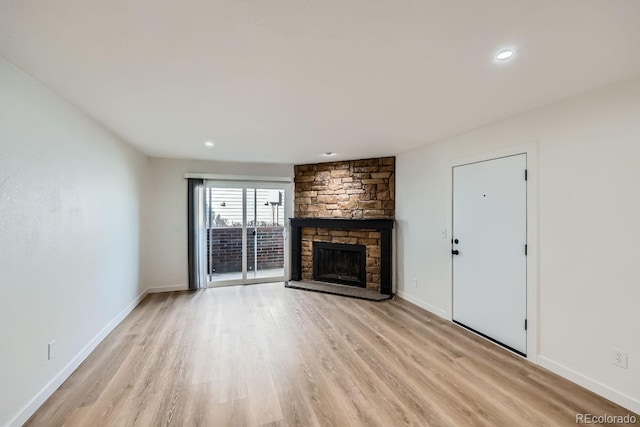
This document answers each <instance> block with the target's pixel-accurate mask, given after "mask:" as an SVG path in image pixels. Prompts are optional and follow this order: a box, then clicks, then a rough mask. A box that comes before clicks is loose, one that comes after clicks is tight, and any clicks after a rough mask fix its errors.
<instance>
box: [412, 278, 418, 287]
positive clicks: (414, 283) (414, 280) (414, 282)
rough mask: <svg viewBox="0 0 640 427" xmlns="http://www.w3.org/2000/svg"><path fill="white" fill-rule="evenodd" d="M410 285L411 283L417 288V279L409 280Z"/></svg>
mask: <svg viewBox="0 0 640 427" xmlns="http://www.w3.org/2000/svg"><path fill="white" fill-rule="evenodd" d="M411 285H412V286H413V287H414V288H417V287H418V279H413V281H412V282H411Z"/></svg>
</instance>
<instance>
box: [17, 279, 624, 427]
mask: <svg viewBox="0 0 640 427" xmlns="http://www.w3.org/2000/svg"><path fill="white" fill-rule="evenodd" d="M577 412H583V413H591V414H596V415H597V414H605V413H606V414H612V415H613V414H623V415H624V414H627V413H629V411H627V410H625V409H623V408H620V407H619V406H617V405H615V404H613V403H611V402H609V401H607V400H605V399H603V398H601V397H598V396H596V395H594V394H592V393H590V392H588V391H586V390H584V389H582V388H580V387H578V386H576V385H574V384H572V383H570V382H568V381H565V380H563V379H561V378H559V377H557V376H555V375H553V374H551V373H549V372H547V371H545V370H543V369H541V368H538V367H536V366H534V365H532V364H530V363H528V362H526V361H524V360H522V359H521V358H519V357H517V356H514V355H512V354H510V353H509V352H507V351H505V350H503V349H501V348H499V347H497V346H495V345H493V344H491V343H488V342H486V341H484V340H482V339H480V338H478V337H476V336H474V335H472V334H471V333H469V332H467V331H465V330H463V329H461V328H459V327H457V326H455V325H453V324H451V323H449V322H446V321H443V320H441V319H440V318H438V317H436V316H433V315H431V314H429V313H427V312H425V311H423V310H421V309H419V308H417V307H416V306H414V305H412V304H410V303H407V302H405V301H403V300H400V299H396V300H394V301H391V302H383V303H376V302H368V301H361V300H354V299H349V298H345V297H338V296H334V295H325V294H319V293H313V292H307V291H301V290H295V289H285V288H284V286H283V285H282V283H279V284H269V285H253V286H236V287H226V288H218V289H209V290H206V291H200V292H175V293H165V294H155V295H151V296H149V297H147V298H146V299H145V300H144V301H143V302H142V303H141V304H140V305H139V306H138V307H137V308H136V309H135V310H134V311H133V312H132V313H131V314H130V315H129V316H128V317H127V318H126V319H125V320H124V322H123V323H122V324H121V325H120V326H118V328H117V329H116V330H115V331H114V332H113V333H112V334H111V335H109V336H108V337H107V338H106V339H105V341H104V342H103V343H102V344H100V346H99V347H98V348H97V349H96V351H94V352H93V353H92V354H91V355H90V356H89V358H88V359H87V360H86V361H85V362H84V363H83V364H82V365H81V366H80V368H79V369H78V370H77V371H76V372H75V373H74V374H73V375H72V376H71V377H70V378H69V379H68V380H67V381H66V382H65V383H64V384H63V385H62V387H60V389H59V390H58V391H56V392H55V393H54V394H53V396H52V397H51V398H50V399H49V400H48V401H47V402H46V403H45V404H44V405H43V406H42V407H41V408H40V409H39V410H38V412H37V413H36V414H35V415H34V416H33V417H32V419H31V420H30V421H29V423H27V425H30V426H60V425H69V426H131V425H136V426H165V425H176V426H259V425H260V426H261V425H268V426H318V425H321V426H359V425H362V426H384V427H389V426H400V425H418V426H428V425H434V426H460V425H488V426H489V425H490V426H527V425H535V426H538V425H549V426H559V425H573V426H575V414H576V413H577Z"/></svg>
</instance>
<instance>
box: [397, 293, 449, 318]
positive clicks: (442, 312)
mask: <svg viewBox="0 0 640 427" xmlns="http://www.w3.org/2000/svg"><path fill="white" fill-rule="evenodd" d="M397 295H398V296H399V297H400V298H402V299H403V300H406V301H409V302H410V303H412V304H415V305H417V306H418V307H420V308H424V309H425V310H427V311H428V312H431V313H433V314H435V315H437V316H440V317H442V318H443V319H446V320H451V319H450V318H449V313H447V311H446V310H443V309H441V308H439V307H436V306H435V305H431V304H429V303H428V302H424V301H422V300H421V299H418V298H416V297H412V296H411V295H408V294H407V293H406V292H404V291H398V292H397Z"/></svg>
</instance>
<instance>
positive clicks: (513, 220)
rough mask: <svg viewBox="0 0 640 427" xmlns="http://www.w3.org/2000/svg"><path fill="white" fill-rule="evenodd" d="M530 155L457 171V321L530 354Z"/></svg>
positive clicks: (454, 232) (454, 236) (454, 219)
mask: <svg viewBox="0 0 640 427" xmlns="http://www.w3.org/2000/svg"><path fill="white" fill-rule="evenodd" d="M526 168H527V157H526V154H519V155H516V156H510V157H503V158H499V159H494V160H488V161H484V162H478V163H473V164H468V165H463V166H456V167H454V168H453V234H452V237H453V239H452V256H453V320H454V321H455V322H457V323H459V324H461V325H463V326H466V327H467V328H470V329H472V330H474V331H476V332H479V333H481V334H483V335H485V336H486V337H488V338H490V339H492V340H494V341H496V342H498V343H500V344H502V345H504V346H507V347H509V348H511V349H513V350H515V351H517V352H519V353H521V354H523V355H526V351H527V332H526V318H527V263H526V252H525V250H526V246H525V245H526V239H527V186H526V180H525V177H526V175H525V170H526Z"/></svg>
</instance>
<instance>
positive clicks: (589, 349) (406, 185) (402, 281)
mask: <svg viewBox="0 0 640 427" xmlns="http://www.w3.org/2000/svg"><path fill="white" fill-rule="evenodd" d="M427 119H428V118H427ZM536 141H537V143H538V171H537V172H538V245H539V250H538V256H539V258H538V260H539V263H538V286H539V288H538V289H539V301H538V316H539V317H538V328H539V329H538V331H539V332H538V357H537V359H538V363H540V364H541V365H543V366H545V367H547V368H549V369H552V370H554V371H556V372H558V373H560V374H562V375H564V376H567V377H569V378H570V379H572V380H573V381H576V382H579V383H581V384H582V385H584V386H587V387H588V388H591V389H592V390H594V391H596V392H598V393H601V394H603V395H605V396H607V397H609V398H611V399H615V400H616V401H617V402H618V403H621V404H623V405H626V406H627V407H628V408H630V409H632V410H634V411H636V412H640V309H639V307H640V280H639V278H640V273H639V271H640V270H638V266H639V265H640V263H639V261H640V243H639V242H640V221H639V219H640V196H639V194H640V190H639V188H640V78H637V79H634V80H630V81H627V82H623V83H619V84H616V85H614V86H610V87H608V88H605V89H602V90H599V91H596V92H593V93H589V94H586V95H583V96H580V97H577V98H573V99H571V100H569V101H566V102H563V103H560V104H556V105H554V106H550V107H547V108H544V109H541V110H537V111H534V112H532V113H529V114H526V115H522V116H518V117H515V118H512V119H510V120H506V121H503V122H500V123H497V124H494V125H492V126H488V127H485V128H482V129H479V130H476V131H473V132H470V133H466V134H464V135H460V136H458V137H455V138H451V139H448V140H445V141H441V142H439V143H436V144H432V145H428V146H426V147H423V148H421V149H419V150H415V151H412V152H409V153H405V154H402V155H400V156H398V157H397V171H396V176H397V178H396V179H397V181H396V182H397V197H396V199H397V210H396V216H397V220H398V229H397V232H398V278H399V280H398V281H399V283H398V290H399V293H400V295H401V296H404V297H406V298H407V299H409V300H411V301H414V302H416V303H418V304H419V305H421V306H423V307H424V308H426V309H429V310H432V311H434V312H436V313H438V314H440V315H442V316H443V317H447V318H450V316H451V255H450V250H451V247H450V240H449V238H450V236H449V235H447V239H443V238H442V237H441V233H442V231H443V229H444V228H445V227H446V226H447V224H448V223H449V220H450V219H449V218H448V215H449V212H450V209H449V208H448V204H449V200H450V194H447V193H448V191H449V190H448V189H449V188H450V184H449V181H450V179H451V170H450V168H449V163H450V162H451V161H452V160H454V159H458V158H461V157H466V156H470V155H476V154H479V153H484V152H490V151H492V150H497V149H501V148H503V147H507V146H513V145H519V144H527V143H531V142H536ZM413 278H417V279H418V287H417V288H413V287H412V286H411V280H412V279H413ZM612 347H618V348H620V349H623V350H625V351H627V352H628V353H629V368H628V369H627V370H624V369H621V368H619V367H616V366H613V365H612V363H611V355H610V352H611V348H612Z"/></svg>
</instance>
